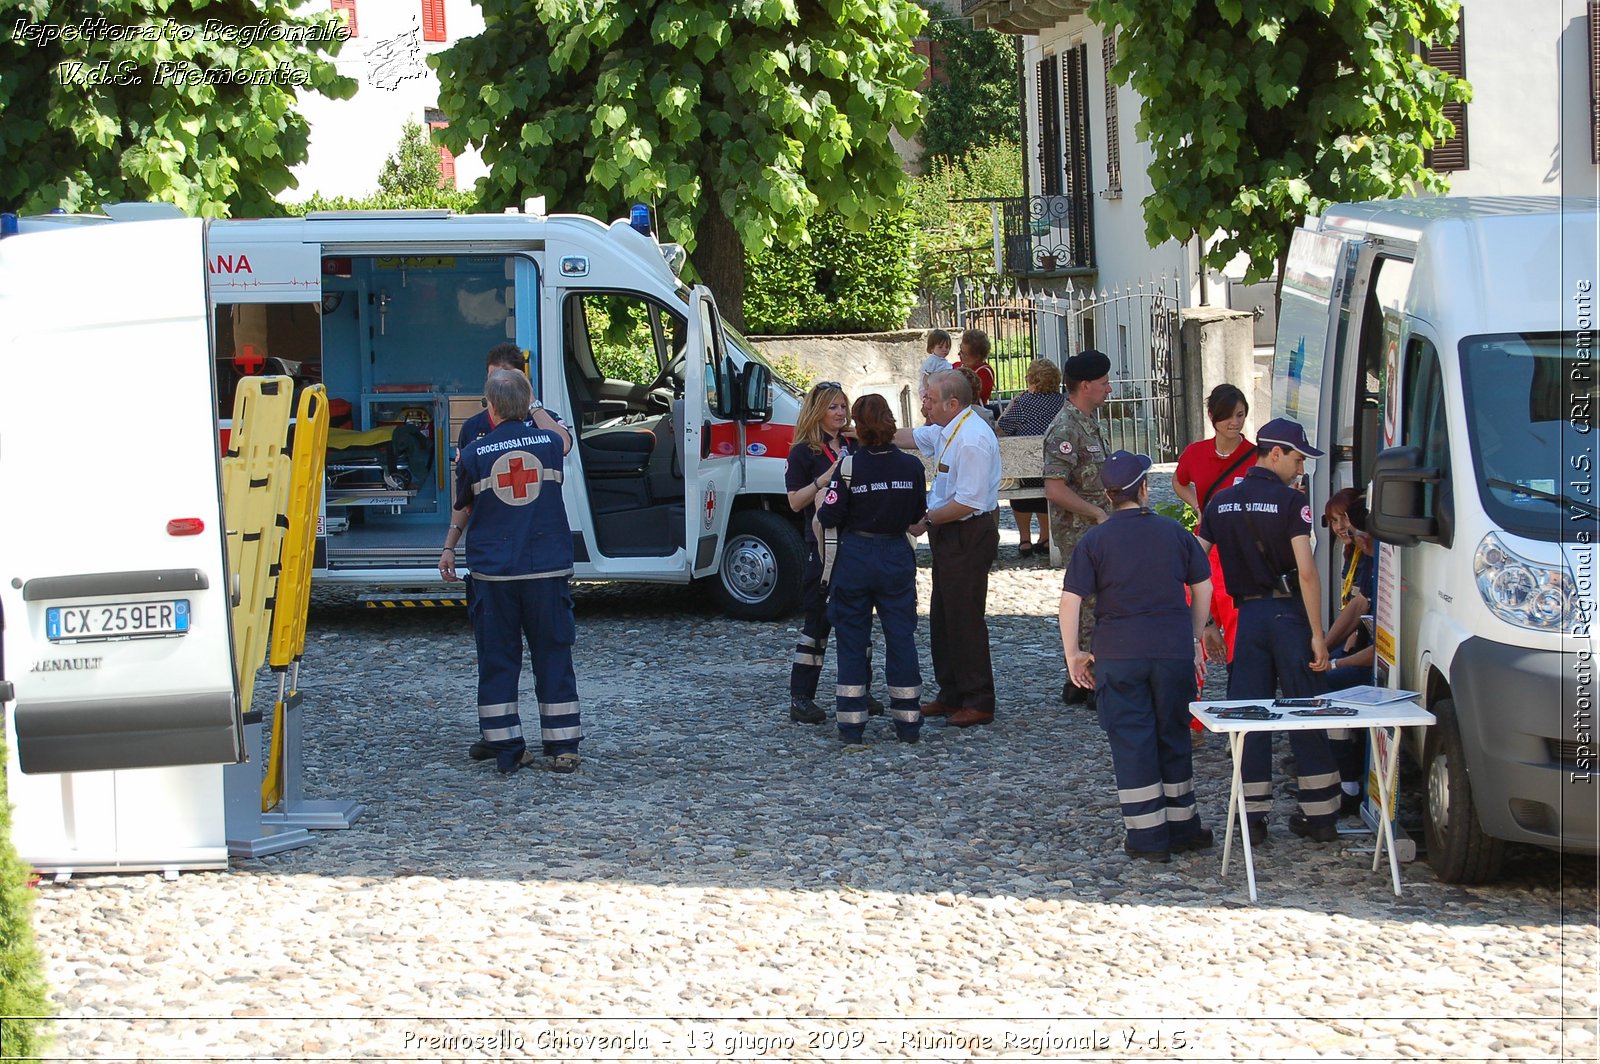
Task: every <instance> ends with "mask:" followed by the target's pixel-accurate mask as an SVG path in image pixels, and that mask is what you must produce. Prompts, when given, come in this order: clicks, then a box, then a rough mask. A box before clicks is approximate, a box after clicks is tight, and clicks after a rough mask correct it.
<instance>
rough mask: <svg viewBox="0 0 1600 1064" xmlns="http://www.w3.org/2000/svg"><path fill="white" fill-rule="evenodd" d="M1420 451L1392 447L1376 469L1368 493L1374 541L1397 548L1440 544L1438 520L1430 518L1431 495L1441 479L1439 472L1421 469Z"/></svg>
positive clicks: (1381, 457)
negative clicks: (1429, 500)
mask: <svg viewBox="0 0 1600 1064" xmlns="http://www.w3.org/2000/svg"><path fill="white" fill-rule="evenodd" d="M1420 461H1422V449H1421V448H1419V447H1391V448H1389V449H1388V450H1386V451H1382V452H1380V453H1379V455H1378V458H1377V460H1376V461H1375V462H1374V463H1373V466H1372V487H1371V489H1370V490H1369V491H1368V493H1367V525H1368V531H1369V532H1371V533H1372V538H1374V539H1376V540H1378V541H1379V542H1380V543H1387V544H1389V545H1390V546H1393V547H1414V546H1416V545H1417V544H1418V543H1421V542H1424V541H1426V542H1429V543H1437V542H1439V538H1440V536H1439V521H1438V518H1436V517H1432V516H1429V514H1428V492H1429V490H1430V486H1436V485H1437V484H1438V483H1439V482H1440V480H1441V479H1443V478H1442V477H1441V476H1440V475H1439V470H1437V469H1434V468H1432V467H1428V466H1420V465H1418V464H1417V463H1418V462H1420Z"/></svg>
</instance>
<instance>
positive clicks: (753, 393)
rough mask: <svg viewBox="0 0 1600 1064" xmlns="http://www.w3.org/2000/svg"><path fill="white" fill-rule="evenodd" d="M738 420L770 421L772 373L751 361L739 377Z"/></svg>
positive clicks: (745, 365) (746, 364)
mask: <svg viewBox="0 0 1600 1064" xmlns="http://www.w3.org/2000/svg"><path fill="white" fill-rule="evenodd" d="M739 420H741V421H758V422H759V421H770V420H772V371H771V370H769V369H767V367H766V366H763V365H762V364H761V363H759V362H756V361H755V360H753V359H752V360H751V361H749V362H746V363H745V364H744V373H743V374H741V375H740V377H739Z"/></svg>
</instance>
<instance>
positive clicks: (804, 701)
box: [789, 698, 828, 724]
mask: <svg viewBox="0 0 1600 1064" xmlns="http://www.w3.org/2000/svg"><path fill="white" fill-rule="evenodd" d="M789 719H790V720H792V721H794V722H795V723H796V724H821V723H822V722H823V721H825V720H827V719H828V715H827V714H826V713H824V712H823V711H822V707H821V706H819V705H817V703H816V701H815V700H814V699H810V698H791V699H789Z"/></svg>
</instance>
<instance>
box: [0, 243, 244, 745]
mask: <svg viewBox="0 0 1600 1064" xmlns="http://www.w3.org/2000/svg"><path fill="white" fill-rule="evenodd" d="M204 244H205V223H203V222H200V221H198V220H192V219H190V220H181V221H152V222H134V223H112V224H105V225H94V226H85V227H80V228H73V229H70V230H63V231H57V232H49V233H39V234H36V235H24V236H18V237H12V238H8V239H6V240H3V241H0V499H5V500H6V501H7V510H8V519H7V520H6V521H4V522H0V570H3V571H0V609H3V615H0V616H3V623H4V632H3V649H4V654H3V657H0V668H3V669H4V673H5V675H4V679H5V680H6V681H9V683H10V684H11V688H12V689H11V692H10V693H11V694H12V695H13V696H14V698H15V704H14V707H13V710H12V712H11V714H10V715H9V719H8V724H9V725H10V727H9V728H8V731H10V732H11V734H10V735H9V736H8V739H9V740H10V742H12V743H14V744H15V745H14V747H13V749H14V750H15V755H14V756H15V757H16V758H17V763H18V764H19V766H20V768H21V770H22V771H23V772H24V773H60V772H79V771H90V770H101V769H123V768H146V767H155V766H167V765H198V764H215V763H232V762H236V761H239V760H241V759H242V757H243V750H242V747H241V736H242V724H241V721H240V717H239V698H238V692H237V689H236V683H235V680H234V675H233V665H232V661H233V653H232V646H231V631H230V625H229V607H230V591H229V585H228V576H227V571H226V565H225V550H224V529H223V523H222V504H221V484H220V475H219V474H220V464H219V454H218V446H217V426H216V418H215V410H216V405H215V404H216V400H215V396H214V394H213V390H212V389H213V385H212V373H211V362H212V345H211V334H210V324H209V323H210V315H209V313H208V309H207V297H206V255H205V246H204Z"/></svg>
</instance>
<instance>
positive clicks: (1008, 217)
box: [1000, 196, 1095, 276]
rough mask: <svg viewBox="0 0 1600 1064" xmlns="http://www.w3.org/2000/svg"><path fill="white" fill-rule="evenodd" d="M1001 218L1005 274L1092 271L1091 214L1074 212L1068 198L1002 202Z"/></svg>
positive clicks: (1088, 212)
mask: <svg viewBox="0 0 1600 1064" xmlns="http://www.w3.org/2000/svg"><path fill="white" fill-rule="evenodd" d="M1000 215H1001V225H1002V228H1003V231H1004V235H1005V267H1006V273H1008V274H1011V275H1012V276H1027V275H1029V274H1050V273H1064V272H1072V273H1083V272H1087V271H1091V270H1093V269H1094V268H1095V261H1094V228H1093V213H1092V211H1091V210H1075V209H1074V205H1073V201H1072V198H1071V197H1069V196H1028V197H1026V198H1023V197H1017V198H1015V199H1006V200H1002V201H1001V203H1000Z"/></svg>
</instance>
